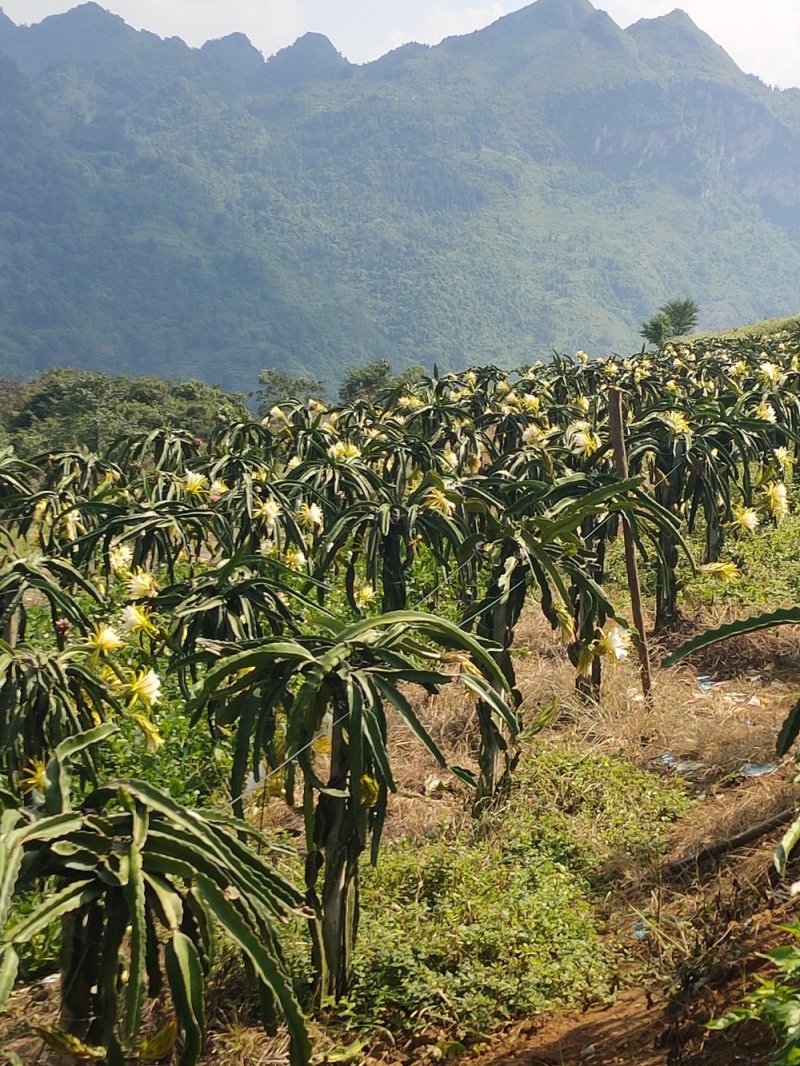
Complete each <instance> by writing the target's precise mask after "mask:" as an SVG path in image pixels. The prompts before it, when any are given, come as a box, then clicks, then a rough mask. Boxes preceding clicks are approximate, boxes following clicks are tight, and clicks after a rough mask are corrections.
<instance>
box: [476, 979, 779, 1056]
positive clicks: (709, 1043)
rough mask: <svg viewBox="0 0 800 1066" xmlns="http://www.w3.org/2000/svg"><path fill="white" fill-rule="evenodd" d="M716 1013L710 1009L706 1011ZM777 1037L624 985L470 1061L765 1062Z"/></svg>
mask: <svg viewBox="0 0 800 1066" xmlns="http://www.w3.org/2000/svg"><path fill="white" fill-rule="evenodd" d="M704 1014H705V1015H706V1016H708V1013H707V1011H706V1012H704ZM772 1046H773V1045H772V1041H771V1038H770V1036H769V1034H768V1033H766V1032H764V1031H763V1030H762V1029H761V1028H760V1027H758V1026H755V1025H751V1024H750V1023H747V1024H746V1025H742V1026H738V1027H737V1028H736V1029H735V1030H732V1031H728V1032H723V1033H712V1032H709V1031H708V1030H707V1029H706V1028H705V1026H704V1025H702V1024H701V1023H700V1022H699V1020H696V1019H695V1018H693V1017H691V1016H689V1017H687V1016H685V1015H684V1016H681V1015H680V1013H677V1012H675V1011H674V1010H673V1009H671V1008H670V1007H668V1006H666V1005H665V1004H664V1002H663V1001H662V1002H660V1003H659V1002H653V1000H652V998H650V997H648V996H647V995H646V993H644V992H643V991H642V990H641V989H638V988H634V989H626V990H625V991H623V992H620V993H619V994H618V996H617V998H616V999H615V1001H614V1002H613V1003H612V1004H611V1005H610V1006H608V1007H603V1008H595V1009H592V1010H589V1011H587V1012H586V1013H585V1014H582V1015H578V1016H575V1015H564V1016H562V1017H560V1018H559V1017H555V1018H552V1019H550V1020H548V1021H547V1022H546V1023H545V1024H544V1025H543V1026H542V1027H541V1028H540V1029H538V1031H536V1032H531V1031H530V1028H528V1031H526V1029H525V1027H522V1028H520V1029H518V1030H517V1031H516V1032H515V1033H514V1034H511V1035H509V1036H507V1037H505V1038H504V1039H503V1040H502V1041H501V1042H500V1043H499V1044H496V1045H495V1046H493V1048H492V1050H491V1051H490V1052H488V1053H484V1054H482V1055H481V1056H479V1057H477V1058H473V1059H466V1060H463V1061H464V1066H467V1064H468V1066H619V1064H623V1063H624V1064H635V1066H678V1064H680V1066H700V1064H701V1063H702V1064H703V1066H734V1064H735V1066H765V1064H766V1063H767V1062H768V1061H769V1057H770V1050H771V1048H772Z"/></svg>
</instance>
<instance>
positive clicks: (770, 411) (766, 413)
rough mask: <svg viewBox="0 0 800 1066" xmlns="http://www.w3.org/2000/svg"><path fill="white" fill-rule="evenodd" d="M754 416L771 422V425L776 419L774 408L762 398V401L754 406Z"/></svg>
mask: <svg viewBox="0 0 800 1066" xmlns="http://www.w3.org/2000/svg"><path fill="white" fill-rule="evenodd" d="M756 418H761V419H763V420H764V421H765V422H771V423H772V425H775V423H776V422H777V421H778V416H777V415H776V414H775V408H774V407H773V406H772V404H771V403H767V401H766V400H764V402H763V403H760V404H759V405H758V407H757V408H756Z"/></svg>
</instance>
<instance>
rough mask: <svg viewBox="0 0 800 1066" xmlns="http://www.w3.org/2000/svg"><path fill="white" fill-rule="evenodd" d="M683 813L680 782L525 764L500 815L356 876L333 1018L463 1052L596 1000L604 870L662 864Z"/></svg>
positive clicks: (413, 844) (624, 771) (570, 764)
mask: <svg viewBox="0 0 800 1066" xmlns="http://www.w3.org/2000/svg"><path fill="white" fill-rule="evenodd" d="M690 806H691V801H690V799H689V798H688V796H687V795H686V793H685V791H684V790H683V788H682V787H681V785H680V784H678V783H676V782H674V781H665V780H664V779H662V778H660V777H658V776H657V775H655V774H652V773H648V772H646V771H643V770H639V769H637V768H636V767H635V766H633V764H631V763H630V762H629V761H628V760H626V759H621V758H609V757H607V756H604V755H601V754H599V753H597V752H594V751H581V752H578V751H561V750H556V749H545V750H542V751H541V752H539V753H538V754H535V755H531V756H529V757H528V758H526V759H524V760H523V763H522V765H521V766H520V768H519V771H518V776H517V780H516V783H515V785H514V789H513V793H512V797H511V800H510V803H509V805H508V807H507V809H505V810H504V811H502V812H499V813H496V814H493V815H490V816H487V817H485V818H484V819H483V821H482V822H480V823H478V824H477V825H476V826H475V827H474V828H473V827H471V828H470V829H468V830H467V831H462V832H460V833H458V834H448V833H445V834H444V835H443V836H442V837H441V838H439V839H436V840H425V841H419V840H406V841H401V842H398V843H395V844H392V845H387V846H386V847H385V848H384V849H383V850H382V853H381V858H380V862H379V865H378V867H377V869H367V870H365V871H364V878H363V885H362V925H361V930H360V934H359V943H358V947H357V961H356V978H355V983H354V986H353V989H352V992H351V995H350V997H349V999H348V1001H347V1003H346V1004H342V1005H340V1007H339V1008H338V1009H337V1011H336V1012H335V1015H334V1020H335V1021H336V1022H338V1023H342V1024H347V1025H350V1026H355V1027H358V1028H361V1029H366V1030H370V1029H373V1030H374V1029H375V1027H384V1028H388V1029H390V1030H392V1031H394V1032H404V1033H406V1034H419V1033H420V1032H422V1031H426V1032H427V1031H430V1030H433V1031H435V1032H437V1033H440V1034H445V1035H446V1036H447V1038H448V1039H457V1040H459V1041H464V1042H466V1043H470V1042H473V1041H475V1040H477V1039H478V1038H480V1036H481V1035H482V1034H483V1033H485V1032H487V1031H488V1030H490V1029H491V1028H492V1027H493V1026H496V1025H497V1024H498V1023H499V1022H503V1021H507V1020H512V1019H514V1018H521V1017H526V1016H529V1015H531V1014H536V1013H542V1012H545V1011H548V1010H550V1009H552V1008H554V1007H555V1006H559V1005H565V1004H574V1003H578V1002H587V1001H593V1000H601V999H603V997H604V996H606V995H607V994H608V990H609V987H610V984H611V981H612V978H613V976H614V974H615V973H616V968H617V965H618V962H619V958H620V951H621V948H620V945H619V944H617V943H615V942H613V940H612V939H611V938H609V937H607V936H605V935H604V932H603V926H602V921H601V920H600V918H599V916H598V914H597V911H596V909H595V904H596V903H597V902H599V901H600V900H601V899H602V898H603V896H604V895H605V893H606V891H607V888H608V883H609V882H608V879H607V877H606V872H605V871H606V870H607V869H608V864H609V861H610V860H612V859H613V858H614V857H615V856H617V855H618V854H619V853H624V854H625V855H626V856H627V857H629V858H630V859H634V860H636V859H641V860H647V859H652V858H654V857H655V856H657V855H658V854H660V853H662V852H663V851H664V849H665V846H666V839H667V833H668V831H669V827H670V824H671V823H672V822H673V821H674V820H675V819H676V818H677V817H679V816H680V815H681V814H683V813H684V812H686V811H687V810H688V809H689V807H690ZM631 812H635V816H633V817H632V814H631Z"/></svg>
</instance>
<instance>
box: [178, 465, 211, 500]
mask: <svg viewBox="0 0 800 1066" xmlns="http://www.w3.org/2000/svg"><path fill="white" fill-rule="evenodd" d="M183 486H184V489H185V491H186V495H187V496H202V494H203V493H204V492H205V491H206V487H207V486H208V478H207V477H206V475H205V474H198V473H196V472H195V471H194V470H187V471H186V473H185V474H184V476H183Z"/></svg>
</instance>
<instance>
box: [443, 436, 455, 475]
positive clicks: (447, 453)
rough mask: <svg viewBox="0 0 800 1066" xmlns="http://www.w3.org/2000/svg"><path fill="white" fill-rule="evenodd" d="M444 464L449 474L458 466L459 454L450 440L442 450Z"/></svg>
mask: <svg viewBox="0 0 800 1066" xmlns="http://www.w3.org/2000/svg"><path fill="white" fill-rule="evenodd" d="M442 466H443V467H444V468H445V471H446V472H447V473H449V474H452V473H453V472H454V471H455V469H456V467H457V466H458V456H457V455H456V453H455V452H454V451H453V449H452V447H451V445H450V442H449V441H448V442H447V444H445V446H444V451H443V452H442Z"/></svg>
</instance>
